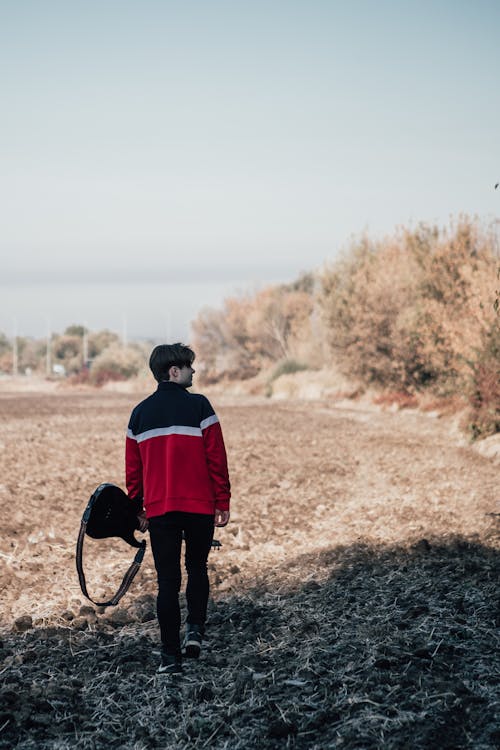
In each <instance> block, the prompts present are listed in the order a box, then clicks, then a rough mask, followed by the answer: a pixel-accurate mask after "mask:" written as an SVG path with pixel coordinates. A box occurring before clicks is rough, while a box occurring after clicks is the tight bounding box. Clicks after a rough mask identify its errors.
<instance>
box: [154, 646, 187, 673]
mask: <svg viewBox="0 0 500 750" xmlns="http://www.w3.org/2000/svg"><path fill="white" fill-rule="evenodd" d="M158 672H159V673H160V674H165V675H178V674H182V661H181V659H180V657H179V656H174V655H173V654H165V653H164V652H163V651H162V652H161V664H160V666H159V667H158Z"/></svg>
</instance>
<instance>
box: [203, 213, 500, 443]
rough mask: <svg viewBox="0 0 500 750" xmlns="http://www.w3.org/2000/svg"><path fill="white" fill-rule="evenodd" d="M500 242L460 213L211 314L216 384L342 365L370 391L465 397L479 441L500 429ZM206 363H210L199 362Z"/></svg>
mask: <svg viewBox="0 0 500 750" xmlns="http://www.w3.org/2000/svg"><path fill="white" fill-rule="evenodd" d="M498 286H499V246H498V238H497V235H496V234H495V232H494V229H493V228H491V227H484V226H483V225H482V224H481V223H480V222H479V221H478V220H475V219H471V218H469V217H464V216H463V217H460V218H459V219H458V220H457V221H455V222H453V223H451V224H450V226H449V227H447V228H438V227H436V226H432V225H427V224H420V225H419V226H418V227H417V228H414V229H409V228H401V229H399V230H398V231H396V232H395V233H394V234H393V235H392V236H389V237H386V238H384V239H378V240H372V239H370V238H369V237H367V236H364V237H362V238H360V239H358V240H355V241H353V242H352V244H351V245H350V246H349V247H348V248H347V249H346V250H345V252H344V253H343V255H342V256H341V257H340V258H339V259H338V260H336V261H335V262H332V263H330V264H328V265H326V266H325V267H324V268H323V269H322V270H320V271H315V272H309V273H305V274H303V275H302V276H300V278H298V279H297V280H296V281H295V282H294V283H291V284H280V285H273V286H268V287H266V288H264V289H260V290H258V291H255V292H253V293H247V294H244V295H241V296H238V297H231V298H228V299H226V300H225V302H224V304H223V306H222V307H221V308H220V309H212V308H207V309H205V310H203V311H202V312H201V313H200V314H199V316H198V317H197V319H196V320H195V321H194V323H193V331H194V346H195V348H196V350H197V352H198V359H199V363H200V364H199V366H198V370H199V371H200V369H201V373H200V374H202V375H203V377H204V379H205V381H207V382H216V381H220V380H221V379H226V380H232V379H236V378H238V379H241V378H243V379H245V378H252V377H254V376H256V375H257V374H258V373H262V372H263V371H265V370H269V371H270V373H271V374H270V377H271V378H272V377H276V375H278V374H281V373H282V372H293V371H295V370H299V369H311V370H314V369H320V368H325V367H328V366H330V365H332V364H334V365H335V367H336V368H338V369H339V370H340V371H341V372H342V373H343V374H344V375H346V376H348V377H352V378H354V379H356V381H358V382H361V383H362V384H363V385H364V386H366V387H375V388H378V389H380V390H381V391H384V390H385V391H391V392H393V393H398V394H400V397H401V398H404V397H405V396H406V397H408V398H413V399H415V398H416V397H418V396H419V395H422V394H427V395H429V394H432V395H433V396H435V397H436V398H438V399H447V398H448V399H457V398H458V399H462V400H463V401H464V402H465V403H467V405H468V408H469V417H468V428H469V429H470V431H471V434H472V435H473V436H474V437H477V436H480V435H481V436H484V435H487V434H492V433H494V432H498V431H499V430H500V325H499V322H500V318H499V291H498ZM200 365H201V367H200Z"/></svg>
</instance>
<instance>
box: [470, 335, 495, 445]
mask: <svg viewBox="0 0 500 750" xmlns="http://www.w3.org/2000/svg"><path fill="white" fill-rule="evenodd" d="M483 340H484V345H483V348H482V349H481V351H480V352H479V356H478V359H477V362H476V363H475V365H474V373H473V378H472V384H471V387H470V396H469V398H470V404H471V408H470V411H469V413H468V415H467V426H468V428H469V430H470V432H471V434H472V437H473V438H477V437H486V436H488V435H493V434H495V433H496V432H500V325H499V321H498V320H495V321H494V323H493V325H492V327H491V329H490V330H489V331H488V332H487V333H486V334H485V335H484V337H483Z"/></svg>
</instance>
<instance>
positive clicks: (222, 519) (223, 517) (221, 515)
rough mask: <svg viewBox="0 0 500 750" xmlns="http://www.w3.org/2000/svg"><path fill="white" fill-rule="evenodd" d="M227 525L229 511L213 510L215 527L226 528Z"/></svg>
mask: <svg viewBox="0 0 500 750" xmlns="http://www.w3.org/2000/svg"><path fill="white" fill-rule="evenodd" d="M228 523H229V511H228V510H220V509H219V508H216V509H215V525H216V526H227V524H228Z"/></svg>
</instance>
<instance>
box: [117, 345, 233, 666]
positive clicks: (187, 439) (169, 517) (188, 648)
mask: <svg viewBox="0 0 500 750" xmlns="http://www.w3.org/2000/svg"><path fill="white" fill-rule="evenodd" d="M194 358H195V354H194V352H193V351H192V349H190V348H189V347H187V346H184V345H183V344H162V345H160V346H157V347H155V349H153V351H152V353H151V357H150V360H149V366H150V368H151V371H152V373H153V375H154V377H155V379H156V380H157V381H158V388H157V390H156V391H155V393H153V394H152V395H151V396H149V397H148V398H146V399H145V400H144V401H142V402H141V403H140V404H138V405H137V406H136V407H135V409H134V410H133V411H132V415H131V417H130V421H129V426H128V431H127V440H126V456H125V463H126V482H127V490H128V494H129V497H130V498H131V499H132V500H135V501H137V500H138V499H139V500H140V498H143V504H144V512H143V513H142V514H141V516H140V517H139V518H140V523H141V531H145V530H146V529H147V528H148V526H149V533H150V536H151V547H152V550H153V557H154V561H155V567H156V571H157V574H158V598H157V614H158V622H159V625H160V633H161V641H162V653H161V665H160V667H159V669H158V671H159V672H163V673H166V674H178V673H179V672H181V671H182V659H181V643H180V624H181V616H180V608H179V590H180V585H181V566H180V556H181V544H182V538H183V536H184V539H185V544H186V552H185V566H186V570H187V586H186V600H187V610H188V614H187V622H186V635H185V639H184V644H183V646H184V655H185V656H186V657H194V658H197V657H198V656H199V654H200V650H201V645H202V638H203V634H204V629H205V619H206V613H207V604H208V594H209V582H208V574H207V558H208V553H209V551H210V548H211V545H212V539H213V533H214V524H215V526H225V525H226V524H227V523H228V521H229V499H230V496H231V493H230V484H229V475H228V468H227V458H226V450H225V447H224V440H223V437H222V430H221V426H220V423H219V420H218V418H217V415H216V414H215V412H214V410H213V409H212V406H211V405H210V402H209V401H208V399H207V398H205V396H202V395H201V394H192V393H189V392H188V391H187V388H189V387H190V386H191V385H192V381H193V375H194V372H195V371H194V370H193V367H192V364H193V361H194ZM146 519H147V520H146Z"/></svg>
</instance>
